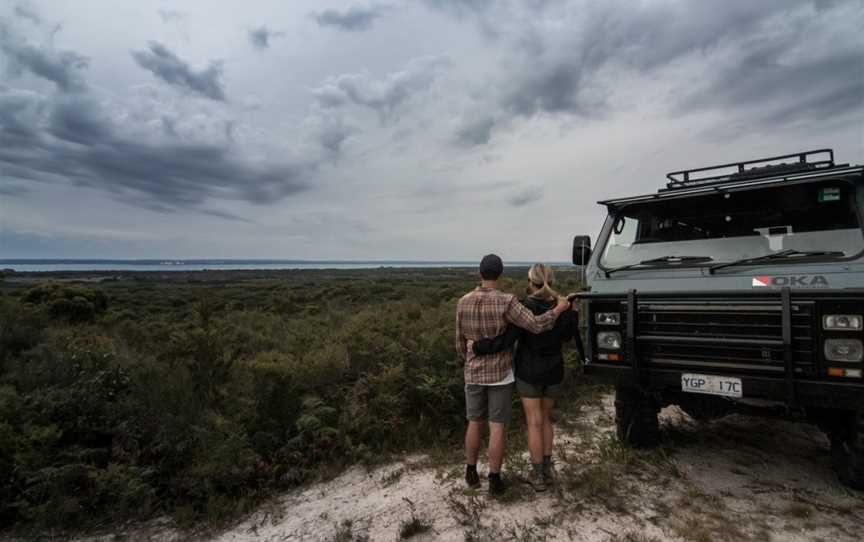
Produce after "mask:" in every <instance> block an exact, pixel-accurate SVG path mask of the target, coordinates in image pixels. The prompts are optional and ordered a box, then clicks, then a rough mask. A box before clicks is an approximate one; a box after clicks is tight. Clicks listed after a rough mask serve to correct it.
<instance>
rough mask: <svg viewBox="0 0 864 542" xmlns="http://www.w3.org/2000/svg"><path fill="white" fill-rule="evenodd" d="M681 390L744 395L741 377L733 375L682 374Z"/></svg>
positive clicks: (731, 395)
mask: <svg viewBox="0 0 864 542" xmlns="http://www.w3.org/2000/svg"><path fill="white" fill-rule="evenodd" d="M681 391H686V392H689V393H706V394H708V395H722V396H723V397H741V396H742V395H743V393H742V391H743V390H742V386H741V379H740V378H735V377H733V376H715V375H695V374H682V375H681Z"/></svg>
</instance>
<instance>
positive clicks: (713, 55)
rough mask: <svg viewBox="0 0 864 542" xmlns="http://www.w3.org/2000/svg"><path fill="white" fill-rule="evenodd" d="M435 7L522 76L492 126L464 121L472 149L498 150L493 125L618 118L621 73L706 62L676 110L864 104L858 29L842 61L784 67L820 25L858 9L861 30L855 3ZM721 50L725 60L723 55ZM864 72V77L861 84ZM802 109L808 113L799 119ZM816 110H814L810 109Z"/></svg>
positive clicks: (831, 108) (492, 105)
mask: <svg viewBox="0 0 864 542" xmlns="http://www.w3.org/2000/svg"><path fill="white" fill-rule="evenodd" d="M427 4H428V5H431V6H432V7H435V8H438V9H440V10H442V11H444V12H449V13H453V14H456V15H458V16H460V18H464V17H465V16H470V17H472V18H473V19H474V20H475V21H476V23H477V24H478V25H479V26H480V27H481V29H483V30H484V32H483V35H484V36H486V37H487V38H489V39H491V40H494V41H496V42H499V43H503V44H505V45H506V46H508V47H509V49H510V50H511V51H512V59H513V60H512V61H511V62H510V64H511V67H510V69H509V70H508V71H507V73H506V76H504V77H501V78H500V79H499V80H498V81H496V83H497V84H496V85H495V86H496V88H497V90H498V92H497V97H493V98H492V99H489V98H488V97H487V98H486V99H485V101H483V102H482V103H483V104H484V105H485V107H486V109H487V112H488V115H487V116H486V119H485V120H477V117H475V118H473V119H471V118H469V119H467V120H463V122H462V124H461V126H460V128H458V129H457V132H456V134H455V137H456V140H457V141H459V142H460V143H463V144H465V145H480V144H485V143H488V141H489V140H490V137H491V134H492V132H493V131H494V129H495V124H494V123H492V122H491V121H490V120H489V119H492V118H494V119H496V120H499V121H506V120H507V118H508V117H531V116H534V115H538V114H550V115H560V114H565V115H572V116H575V117H580V118H592V117H599V116H603V115H605V114H607V113H608V112H610V110H611V105H610V101H609V98H610V96H611V95H612V93H613V91H615V90H616V89H615V88H614V86H613V85H612V83H611V81H614V80H615V79H616V78H615V77H614V75H615V74H618V73H622V72H631V73H632V72H636V73H637V74H638V75H639V76H640V77H644V76H645V75H646V74H652V75H653V74H656V73H658V71H659V70H661V69H663V68H666V67H669V66H671V65H673V64H674V63H676V62H678V61H680V60H683V59H688V58H689V59H693V58H698V57H699V56H701V57H702V58H703V59H704V68H703V70H704V73H693V74H692V75H693V77H692V80H691V81H690V82H688V84H687V85H679V86H677V87H676V89H675V92H674V94H672V95H671V103H670V105H671V108H672V110H673V111H678V112H685V111H686V112H692V111H696V110H705V109H712V108H716V109H721V108H722V109H724V110H727V111H730V112H736V113H738V114H743V113H742V112H744V111H746V108H747V107H748V106H750V105H752V104H754V103H756V102H760V103H761V104H762V105H764V106H765V107H766V108H769V109H770V110H774V111H777V112H778V113H777V114H781V113H780V112H781V111H786V110H795V111H797V113H799V114H802V115H803V114H806V115H813V117H811V118H819V117H820V116H821V115H823V114H829V115H834V114H840V113H842V111H843V110H844V108H845V107H848V106H849V104H855V103H856V101H855V96H856V92H857V89H858V88H860V84H859V83H860V81H861V80H862V78H861V62H860V58H861V54H862V51H861V42H860V39H858V38H856V37H855V35H854V34H853V33H852V32H850V31H849V29H848V27H847V28H845V29H844V28H833V29H832V30H831V32H833V33H834V35H832V37H831V39H832V41H833V42H834V43H836V44H837V46H835V47H833V51H832V52H831V53H830V54H825V55H821V56H820V57H819V58H817V59H815V60H812V61H810V60H808V61H804V62H797V63H791V64H790V63H788V62H787V63H785V64H784V63H783V62H781V59H780V56H781V53H783V52H784V51H787V50H789V49H791V48H793V47H795V46H796V45H800V44H801V43H805V42H807V41H808V40H813V41H814V43H818V42H819V40H820V39H822V38H823V37H824V34H825V33H826V32H828V30H827V29H828V28H830V25H822V26H821V27H819V26H815V25H813V24H812V23H813V22H814V17H821V16H823V15H826V14H828V12H830V11H832V10H839V9H846V10H848V12H849V16H850V17H855V18H858V19H860V18H861V13H862V11H861V10H860V7H857V8H856V7H854V6H850V4H848V3H845V4H844V3H841V2H829V1H825V0H822V1H817V2H816V3H815V5H814V3H813V2H811V1H809V0H807V1H805V0H792V1H786V0H766V1H761V2H751V1H749V0H733V1H729V2H723V3H697V4H693V3H690V2H680V1H679V2H645V3H638V4H633V3H627V2H622V1H609V2H602V3H596V2H585V3H582V4H577V5H576V6H574V5H573V4H572V3H564V2H558V1H554V0H549V1H539V0H538V1H536V2H533V3H528V4H519V3H503V4H495V8H494V9H493V8H492V4H491V3H490V2H486V1H483V0H477V1H470V0H463V1H444V0H440V1H436V0H427ZM575 8H578V9H575ZM835 26H836V25H835ZM843 43H845V44H846V47H845V49H844V47H843V46H842V44H843ZM721 50H722V51H723V52H724V53H723V55H719V53H718V51H721ZM729 51H738V55H737V56H735V55H734V54H732V55H731V56H733V57H734V58H732V60H731V61H728V62H726V61H725V60H728V57H729V56H730V54H729ZM838 51H840V52H838ZM856 54H857V55H858V61H857V62H856V61H854V58H853V56H854V55H856ZM697 69H698V68H697ZM856 70H857V75H855V76H853V75H851V74H852V73H856V72H855V71H856ZM610 75H612V76H611V77H610ZM705 81H709V82H710V84H707V85H706V84H705ZM857 95H860V94H857ZM817 96H822V97H823V98H824V99H821V100H820V99H819V98H818V97H817ZM799 102H800V103H801V104H802V107H800V108H797V109H795V105H794V104H796V103H799ZM805 102H806V103H807V104H809V105H810V107H804V104H805ZM761 117H762V118H764V119H765V120H766V121H768V119H769V118H771V117H772V115H769V114H766V113H765V112H764V111H763V112H762V115H761ZM479 118H480V119H483V117H482V116H481V117H479Z"/></svg>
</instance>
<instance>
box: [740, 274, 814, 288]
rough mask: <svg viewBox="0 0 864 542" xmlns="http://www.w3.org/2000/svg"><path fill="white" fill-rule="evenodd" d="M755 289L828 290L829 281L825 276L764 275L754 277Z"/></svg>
mask: <svg viewBox="0 0 864 542" xmlns="http://www.w3.org/2000/svg"><path fill="white" fill-rule="evenodd" d="M752 286H753V287H754V288H771V287H774V288H782V287H784V286H789V287H790V288H827V287H828V279H827V278H825V275H779V276H776V277H772V276H768V275H762V276H758V277H753V284H752Z"/></svg>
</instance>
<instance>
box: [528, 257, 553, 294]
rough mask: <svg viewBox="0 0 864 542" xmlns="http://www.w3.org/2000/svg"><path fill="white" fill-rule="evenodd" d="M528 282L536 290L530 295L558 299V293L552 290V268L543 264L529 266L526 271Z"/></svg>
mask: <svg viewBox="0 0 864 542" xmlns="http://www.w3.org/2000/svg"><path fill="white" fill-rule="evenodd" d="M528 282H530V283H531V285H532V286H533V287H534V289H535V290H536V292H534V293H533V294H532V295H535V296H539V297H543V298H546V299H555V298H557V297H558V292H556V291H555V290H553V289H552V285H553V284H555V274H554V273H552V268H551V267H549V266H548V265H546V264H545V263H535V264H534V265H532V266H531V268H530V269H529V270H528Z"/></svg>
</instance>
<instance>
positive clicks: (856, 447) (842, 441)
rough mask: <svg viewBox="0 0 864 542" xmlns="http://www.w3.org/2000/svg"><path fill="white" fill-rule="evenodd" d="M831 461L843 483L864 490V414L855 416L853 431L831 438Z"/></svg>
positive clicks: (860, 413) (858, 413) (859, 413)
mask: <svg viewBox="0 0 864 542" xmlns="http://www.w3.org/2000/svg"><path fill="white" fill-rule="evenodd" d="M831 460H832V462H833V463H834V470H836V471H837V476H838V477H839V478H840V481H841V482H843V483H844V484H846V485H847V486H849V487H851V488H854V489H859V490H864V413H862V412H857V413H855V414H853V422H852V431H849V432H847V433H846V434H834V435H832V436H831Z"/></svg>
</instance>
